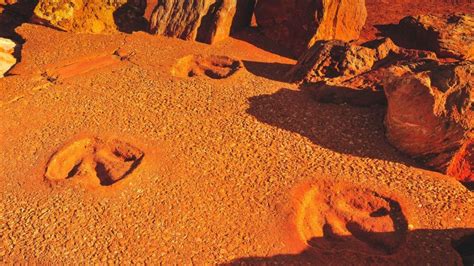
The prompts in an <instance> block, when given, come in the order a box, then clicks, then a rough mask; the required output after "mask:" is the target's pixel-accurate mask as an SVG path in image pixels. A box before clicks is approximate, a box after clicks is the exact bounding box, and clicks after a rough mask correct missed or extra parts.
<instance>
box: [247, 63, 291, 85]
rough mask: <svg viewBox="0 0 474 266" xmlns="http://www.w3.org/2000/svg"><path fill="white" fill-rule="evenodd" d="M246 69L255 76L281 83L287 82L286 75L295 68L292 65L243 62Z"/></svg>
mask: <svg viewBox="0 0 474 266" xmlns="http://www.w3.org/2000/svg"><path fill="white" fill-rule="evenodd" d="M243 63H244V66H245V68H246V69H247V70H248V71H249V72H250V73H252V74H254V75H255V76H259V77H264V78H267V79H271V80H276V81H280V82H287V81H288V80H287V78H286V73H288V71H289V70H290V69H291V68H292V67H293V65H290V64H282V63H267V62H255V61H247V60H244V61H243Z"/></svg>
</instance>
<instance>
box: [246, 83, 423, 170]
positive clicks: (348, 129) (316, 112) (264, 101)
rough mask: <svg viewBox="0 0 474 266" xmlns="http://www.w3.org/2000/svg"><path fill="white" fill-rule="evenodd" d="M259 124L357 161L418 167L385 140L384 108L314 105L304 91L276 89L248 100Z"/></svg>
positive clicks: (309, 95) (249, 111)
mask: <svg viewBox="0 0 474 266" xmlns="http://www.w3.org/2000/svg"><path fill="white" fill-rule="evenodd" d="M249 102H250V108H249V109H248V110H247V112H248V113H249V114H251V115H252V116H254V117H255V118H257V119H258V120H259V121H261V122H263V123H266V124H269V125H271V126H275V127H278V128H281V129H284V130H287V131H289V132H294V133H297V134H300V135H302V136H304V137H306V138H308V139H309V140H311V141H312V142H313V143H314V144H316V145H319V146H321V147H323V148H326V149H330V150H332V151H335V152H339V153H343V154H349V155H353V156H357V157H364V158H373V159H380V160H386V161H392V162H398V163H402V164H405V165H410V166H416V167H420V165H418V164H417V163H415V162H414V161H413V160H411V159H409V158H408V157H406V156H404V155H403V154H401V153H400V152H399V151H397V150H396V149H395V148H394V147H392V146H391V145H390V144H389V143H388V142H387V141H386V140H385V134H384V132H385V129H384V125H383V119H384V115H385V112H386V110H385V107H383V106H377V105H376V106H372V107H370V108H363V107H354V106H350V105H346V104H342V105H336V104H329V103H320V102H317V101H316V100H315V99H314V98H313V96H312V93H311V92H309V91H306V90H291V89H280V90H279V91H277V92H276V93H274V94H270V95H259V96H255V97H252V98H250V99H249Z"/></svg>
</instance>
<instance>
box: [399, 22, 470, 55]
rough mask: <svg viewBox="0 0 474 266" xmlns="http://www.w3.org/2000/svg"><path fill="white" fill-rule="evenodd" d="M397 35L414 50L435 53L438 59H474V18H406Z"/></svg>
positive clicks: (400, 24) (401, 23)
mask: <svg viewBox="0 0 474 266" xmlns="http://www.w3.org/2000/svg"><path fill="white" fill-rule="evenodd" d="M398 32H399V33H400V34H403V36H400V37H401V38H402V39H404V40H403V41H404V42H406V43H407V45H409V46H411V47H412V48H417V49H423V50H430V51H434V52H436V54H437V55H438V56H439V57H454V58H459V59H474V15H472V14H451V15H446V16H435V15H420V16H408V17H405V18H403V19H402V20H401V21H400V23H399V25H398Z"/></svg>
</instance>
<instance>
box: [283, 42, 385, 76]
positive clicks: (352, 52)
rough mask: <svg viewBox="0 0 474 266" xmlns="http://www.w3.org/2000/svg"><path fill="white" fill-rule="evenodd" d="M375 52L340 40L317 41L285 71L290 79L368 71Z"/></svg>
mask: <svg viewBox="0 0 474 266" xmlns="http://www.w3.org/2000/svg"><path fill="white" fill-rule="evenodd" d="M375 61H376V51H375V50H374V49H370V48H367V47H363V46H358V45H352V44H349V43H347V42H343V41H320V42H317V43H316V44H315V45H314V46H312V47H311V48H310V49H309V50H307V51H306V52H305V53H304V54H303V55H302V56H301V57H300V58H299V59H298V62H297V64H296V65H295V66H294V67H293V68H292V69H290V71H289V72H288V74H287V77H288V79H289V80H290V81H291V82H306V83H308V82H318V81H322V80H324V79H328V78H336V77H341V76H345V77H349V76H354V75H357V74H360V73H363V72H365V71H367V70H370V69H371V68H372V66H373V65H374V63H375Z"/></svg>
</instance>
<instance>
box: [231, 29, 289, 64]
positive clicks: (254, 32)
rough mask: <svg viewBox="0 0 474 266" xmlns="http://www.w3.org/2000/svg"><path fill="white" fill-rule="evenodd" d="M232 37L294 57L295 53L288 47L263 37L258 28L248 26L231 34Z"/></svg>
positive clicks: (278, 53)
mask: <svg viewBox="0 0 474 266" xmlns="http://www.w3.org/2000/svg"><path fill="white" fill-rule="evenodd" d="M232 37H234V38H236V39H238V40H241V41H245V42H248V43H250V44H252V45H255V46H256V47H258V48H260V49H262V50H265V51H267V52H270V53H273V54H277V55H280V56H283V57H287V58H292V59H296V57H295V55H294V54H293V53H292V52H291V51H290V50H288V49H285V48H284V47H282V46H280V45H278V44H277V43H276V42H275V41H272V40H270V39H268V38H267V37H265V36H264V35H263V34H262V33H261V32H260V31H259V30H258V28H255V27H250V28H245V29H242V30H241V31H238V32H236V33H233V34H232Z"/></svg>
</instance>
